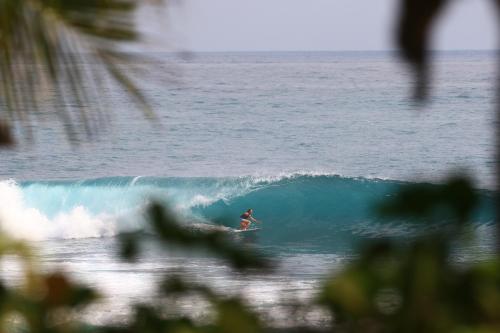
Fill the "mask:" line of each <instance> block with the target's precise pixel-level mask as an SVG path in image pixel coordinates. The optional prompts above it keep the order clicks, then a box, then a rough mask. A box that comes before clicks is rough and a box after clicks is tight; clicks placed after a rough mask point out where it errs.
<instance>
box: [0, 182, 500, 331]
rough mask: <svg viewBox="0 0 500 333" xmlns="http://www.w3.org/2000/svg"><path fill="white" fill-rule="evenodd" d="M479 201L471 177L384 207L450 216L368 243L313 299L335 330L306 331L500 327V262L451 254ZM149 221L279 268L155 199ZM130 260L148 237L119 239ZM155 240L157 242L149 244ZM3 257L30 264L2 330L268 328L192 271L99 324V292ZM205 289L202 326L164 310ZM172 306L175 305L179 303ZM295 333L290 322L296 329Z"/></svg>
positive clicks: (176, 237)
mask: <svg viewBox="0 0 500 333" xmlns="http://www.w3.org/2000/svg"><path fill="white" fill-rule="evenodd" d="M477 203H478V198H477V196H476V193H475V191H474V190H473V188H472V186H471V184H470V183H469V182H468V181H467V180H466V179H465V178H452V179H450V180H449V181H448V182H447V183H446V184H444V185H440V186H428V185H415V186H413V187H410V188H406V189H404V190H403V191H402V192H400V193H398V194H396V195H394V196H393V199H392V200H391V201H389V202H384V203H383V204H382V205H380V207H379V212H380V214H381V215H382V216H391V217H399V218H404V219H408V218H411V219H415V220H419V221H420V222H421V223H436V221H442V220H446V221H451V222H450V223H449V224H447V227H446V228H439V229H438V230H437V231H430V232H427V233H426V234H423V235H421V236H419V237H417V238H415V239H414V240H412V241H405V242H404V243H403V242H401V241H398V240H391V239H388V240H379V241H376V242H373V243H369V244H365V245H364V247H363V248H362V249H360V255H359V258H358V259H356V260H354V261H352V262H351V263H348V264H347V265H346V267H344V268H343V269H342V271H341V272H339V273H337V274H336V275H334V276H331V277H330V278H328V279H326V280H325V282H324V284H323V287H322V288H321V290H319V291H318V295H317V298H316V299H315V301H314V302H313V303H311V304H290V306H295V307H297V308H300V307H302V308H304V310H305V311H307V310H308V308H309V307H317V306H320V307H322V308H323V309H324V310H326V313H329V317H331V318H332V320H333V322H332V323H331V326H329V327H322V328H318V327H301V328H300V331H302V332H304V331H310V332H314V331H327V330H331V331H334V332H499V331H500V260H499V258H497V257H494V258H491V259H489V260H485V261H481V262H479V263H478V262H472V263H467V264H465V265H464V264H462V265H458V264H457V263H456V262H454V261H453V260H452V257H451V253H450V250H451V247H452V243H453V242H457V241H463V239H462V237H461V235H462V234H463V231H464V229H466V228H468V227H470V223H471V222H470V217H471V214H472V212H473V211H474V209H475V208H476V204H477ZM148 211H149V221H150V226H151V228H152V230H153V231H154V234H155V238H157V240H158V241H159V242H160V243H162V244H163V245H164V246H167V245H168V246H171V245H172V244H174V245H176V246H178V247H181V248H186V249H192V248H193V247H200V248H203V249H206V250H208V251H210V252H211V253H212V254H213V255H214V256H218V257H220V258H221V259H223V260H224V261H225V262H226V263H227V264H228V265H229V266H231V267H232V268H233V269H234V270H235V271H240V272H243V273H245V274H253V273H256V272H259V273H262V272H265V273H267V274H273V272H272V269H271V265H270V261H269V259H268V258H265V257H263V256H261V255H259V254H257V253H255V252H253V251H252V250H250V249H248V248H242V247H241V246H240V244H235V243H234V242H232V241H230V240H228V239H227V238H225V236H224V235H223V234H221V233H219V232H208V233H205V232H203V233H194V232H193V231H191V230H189V229H186V228H184V227H182V226H181V225H182V224H181V223H179V221H177V219H176V217H175V216H174V215H172V214H171V213H170V212H169V210H168V209H166V208H165V207H163V206H161V205H158V204H152V205H151V206H150V208H149V210H148ZM120 239H121V241H120V244H121V254H122V257H123V259H124V260H127V261H131V262H133V261H134V260H137V259H139V258H140V257H141V248H142V244H143V242H144V241H145V240H144V239H143V235H142V234H140V233H127V234H122V235H121V236H120ZM147 241H148V242H149V241H150V238H148V240H147ZM0 244H1V248H0V254H1V255H2V256H6V255H9V256H12V255H15V256H17V257H18V258H20V260H21V261H22V263H23V265H24V266H23V267H24V270H23V272H24V275H23V276H24V281H23V284H22V285H21V286H20V287H11V285H12V284H7V283H5V281H3V282H2V284H1V287H0V323H1V327H2V331H4V332H268V331H270V330H271V329H272V328H270V327H268V326H267V325H266V323H265V322H263V321H262V320H261V319H260V318H259V316H258V315H257V314H256V313H255V312H253V311H252V310H251V309H249V308H248V307H247V306H246V305H245V304H247V300H245V299H243V298H241V297H240V296H238V295H235V296H227V295H220V294H218V293H217V292H216V291H214V290H213V289H211V288H210V287H209V286H207V285H203V284H192V283H189V282H187V281H189V280H190V279H186V278H185V277H184V276H182V275H180V276H170V275H166V276H164V278H163V279H162V281H161V282H160V283H159V285H158V286H157V290H158V298H155V300H154V301H153V300H151V301H150V302H144V303H141V304H136V305H134V310H133V314H132V315H131V317H130V318H129V319H128V321H126V322H124V323H122V324H119V325H115V326H92V325H89V324H86V323H85V322H81V321H79V319H78V314H79V313H80V312H81V311H82V310H83V309H85V308H86V307H88V306H89V305H91V304H93V303H94V302H96V301H97V300H98V295H99V292H98V291H97V290H93V289H92V288H89V287H88V286H85V285H81V284H79V283H77V282H74V281H72V280H71V277H69V276H67V275H65V274H63V273H61V272H54V273H44V272H41V271H40V270H39V269H37V265H36V262H34V261H33V256H32V253H31V252H30V249H29V248H28V247H27V246H26V245H25V244H23V243H21V242H17V241H13V240H9V239H8V238H5V237H4V238H2V240H1V242H0ZM192 295H197V296H199V297H201V298H203V299H205V300H206V301H207V304H208V305H207V306H208V307H209V308H210V312H211V313H213V316H212V317H211V318H212V319H211V320H210V321H209V322H206V321H204V322H198V321H196V320H193V319H192V318H189V317H187V316H182V315H176V316H173V315H172V313H176V311H174V310H175V309H165V308H164V305H162V304H166V303H165V302H163V301H164V300H166V299H167V298H168V299H170V300H172V299H182V298H183V297H188V296H192ZM168 304H173V303H172V302H170V303H168ZM290 330H292V328H290Z"/></svg>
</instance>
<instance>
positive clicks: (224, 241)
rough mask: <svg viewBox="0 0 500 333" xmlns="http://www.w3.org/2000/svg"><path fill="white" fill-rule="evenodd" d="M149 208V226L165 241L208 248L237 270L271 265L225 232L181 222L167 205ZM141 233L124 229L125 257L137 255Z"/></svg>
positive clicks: (122, 239) (265, 268)
mask: <svg viewBox="0 0 500 333" xmlns="http://www.w3.org/2000/svg"><path fill="white" fill-rule="evenodd" d="M148 212H149V217H148V221H149V223H150V224H151V228H152V230H153V231H154V232H155V234H156V235H158V237H159V239H160V240H161V241H162V242H164V243H166V244H172V245H177V246H180V247H183V248H188V249H195V248H202V249H206V250H209V251H211V252H212V253H213V254H215V255H216V256H219V257H220V258H222V259H224V260H226V261H227V262H228V263H229V264H230V265H231V266H232V267H234V268H236V269H238V270H247V269H261V270H267V269H270V262H269V261H268V260H267V259H266V258H265V257H264V256H262V255H259V254H257V253H256V252H255V251H252V250H249V249H247V248H245V247H242V246H241V244H238V243H235V242H232V241H230V239H229V238H228V234H227V233H224V232H221V231H204V232H200V231H194V230H191V229H189V228H188V227H186V226H183V225H182V222H181V221H180V220H179V218H178V217H177V216H175V214H173V213H172V211H171V210H170V209H168V208H166V207H164V206H163V205H161V204H158V203H153V204H151V206H150V208H149V209H148ZM141 236H142V234H140V233H126V234H123V235H122V236H121V253H122V255H123V256H124V258H125V259H129V260H130V259H134V258H135V257H136V256H137V255H138V253H139V249H140V241H141Z"/></svg>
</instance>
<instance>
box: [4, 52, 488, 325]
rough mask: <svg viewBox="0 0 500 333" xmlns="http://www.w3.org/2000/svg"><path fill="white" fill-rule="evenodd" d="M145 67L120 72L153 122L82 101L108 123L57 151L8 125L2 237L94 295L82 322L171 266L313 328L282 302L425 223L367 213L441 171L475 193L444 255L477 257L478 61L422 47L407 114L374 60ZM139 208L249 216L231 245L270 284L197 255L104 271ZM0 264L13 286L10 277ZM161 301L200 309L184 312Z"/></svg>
mask: <svg viewBox="0 0 500 333" xmlns="http://www.w3.org/2000/svg"><path fill="white" fill-rule="evenodd" d="M148 57H150V58H151V59H152V60H148V61H141V62H136V63H129V64H123V65H122V69H123V70H124V71H125V72H127V73H128V74H129V75H131V76H132V77H133V78H134V79H135V80H136V81H137V82H138V84H139V85H140V86H141V87H143V89H144V92H145V95H146V96H147V97H148V99H149V100H150V101H151V105H152V107H153V109H154V111H155V113H156V115H157V119H155V120H154V121H152V122H151V121H148V120H147V119H145V117H144V116H143V114H142V113H141V112H140V111H137V108H136V106H135V105H134V104H133V102H132V101H131V100H130V98H129V97H128V96H127V94H126V93H124V92H123V91H121V90H119V89H117V88H116V87H115V86H113V85H109V86H107V87H108V88H107V89H106V90H105V91H103V94H102V95H103V98H102V100H100V101H98V102H99V103H100V104H101V106H102V107H103V109H105V111H106V112H107V114H108V115H109V120H108V122H106V123H104V124H101V125H102V126H101V127H103V128H104V130H103V131H101V132H100V133H99V134H98V135H97V136H95V137H93V139H92V140H91V141H90V142H80V143H79V144H78V145H71V144H70V143H68V140H66V138H65V136H64V129H63V126H61V124H59V123H57V122H54V120H53V119H51V118H49V117H46V115H45V114H44V113H43V112H42V115H41V116H40V119H39V120H38V122H37V123H36V125H35V126H33V128H32V129H33V132H34V135H35V140H34V141H33V142H30V141H29V140H23V139H22V132H20V131H19V128H18V127H17V131H18V133H20V135H21V141H20V144H19V145H18V146H16V148H14V149H12V150H2V151H0V156H1V159H0V223H1V225H2V229H3V230H4V231H5V232H7V233H9V234H11V235H13V236H15V237H19V238H22V239H27V240H29V241H31V242H32V244H34V246H35V247H36V248H37V249H38V251H39V260H40V262H41V263H42V267H44V269H51V268H54V267H59V268H61V269H64V270H65V271H67V272H69V273H70V274H72V275H73V276H74V277H75V278H77V279H79V280H82V281H84V282H86V283H88V284H89V285H91V286H95V287H97V288H98V289H100V290H101V291H102V294H103V295H104V298H103V301H102V302H101V303H100V304H98V305H96V306H94V307H92V308H90V309H89V310H88V311H87V312H86V313H85V316H86V319H87V320H89V321H90V322H91V323H95V324H100V323H106V322H110V321H111V322H120V321H123V320H125V318H126V316H127V314H128V312H129V304H132V303H136V302H143V301H147V300H148V299H154V297H155V289H154V282H155V281H157V280H158V279H159V277H160V276H162V274H164V273H169V272H184V273H187V274H188V276H190V277H191V278H192V279H194V280H200V281H203V282H205V283H208V284H210V285H211V286H213V287H214V288H216V289H217V290H221V291H224V292H225V293H226V292H227V293H233V294H239V293H241V294H243V295H244V296H245V297H246V298H247V299H248V301H249V303H250V305H251V306H252V308H254V309H255V310H256V311H258V312H259V313H261V314H262V315H263V316H264V317H265V318H267V320H268V321H269V322H270V323H272V324H273V325H276V326H288V325H292V326H293V325H295V326H297V325H301V324H304V323H306V324H307V323H313V324H318V325H322V324H324V323H326V322H327V321H328V318H327V317H326V316H325V315H323V314H322V313H321V311H316V312H313V313H309V314H308V315H305V316H303V317H301V318H296V317H293V316H291V315H290V313H291V312H290V311H292V310H291V309H288V308H287V303H288V302H287V301H289V300H296V299H299V300H302V301H307V300H312V299H314V297H315V292H316V290H317V287H318V286H319V285H320V284H321V281H322V279H324V278H325V277H326V276H328V274H331V273H332V272H335V271H337V270H339V269H341V268H342V267H343V265H345V263H347V262H349V261H350V260H352V259H353V258H355V257H356V255H357V251H358V250H357V249H358V247H359V245H360V244H361V243H362V242H363V241H366V240H373V239H379V238H386V237H396V238H401V239H410V238H411V237H415V236H416V235H419V234H421V233H422V232H424V231H425V230H426V228H432V226H423V225H421V224H416V223H414V222H412V221H401V220H393V221H387V220H384V219H382V218H380V217H378V216H377V215H376V213H375V207H376V205H377V203H379V202H381V201H383V200H384V199H386V198H389V197H391V195H393V193H394V192H395V191H397V190H398V189H401V188H404V187H406V186H408V185H410V184H413V183H421V182H429V183H439V182H441V181H442V180H443V179H444V178H445V177H446V176H447V175H449V174H451V173H457V172H463V173H467V174H468V175H470V176H471V177H472V178H473V179H474V181H475V185H476V188H477V190H478V193H479V195H480V198H481V205H480V207H479V209H477V210H476V212H475V214H474V217H473V232H474V233H475V235H476V236H477V240H478V241H477V242H475V243H474V244H473V245H471V244H468V245H463V246H458V247H457V249H456V250H455V252H454V253H455V254H454V256H455V259H456V260H457V261H467V260H478V258H479V260H480V258H484V257H486V256H488V254H490V253H491V252H492V251H493V239H492V235H493V234H494V232H493V216H494V213H493V208H494V205H493V199H492V189H493V188H494V184H495V181H494V178H495V174H494V171H495V170H494V162H495V160H494V150H495V145H494V140H493V138H494V132H493V131H494V129H493V124H494V119H495V117H494V99H495V96H494V92H495V89H494V88H495V86H494V85H495V82H496V72H495V69H496V60H495V53H494V52H487V51H449V52H438V53H436V54H435V59H434V62H433V69H434V77H433V84H432V94H431V98H430V101H429V102H428V103H427V104H424V105H416V104H415V103H414V102H413V101H412V100H411V99H410V98H409V97H410V96H411V88H412V84H413V82H414V78H413V76H412V75H411V73H410V72H409V71H408V69H407V68H406V67H405V66H404V64H402V63H401V61H399V59H398V58H397V57H396V55H395V54H394V53H392V52H275V53H271V52H256V53H201V54H192V55H190V56H189V57H188V58H178V57H176V56H173V55H171V54H152V55H148ZM90 65H91V66H92V64H90ZM75 108H78V105H77V106H75ZM16 125H17V124H16ZM153 199H154V200H160V201H162V202H166V203H168V205H169V206H170V207H171V208H172V209H173V210H174V211H175V212H176V213H177V214H178V216H180V217H181V218H182V221H184V223H185V224H186V225H187V226H188V227H189V228H194V229H201V230H203V229H210V228H217V229H218V230H225V231H227V232H228V233H230V232H231V229H232V228H237V227H238V223H239V219H238V217H239V215H240V214H241V213H242V212H243V211H244V210H246V209H248V208H253V209H254V214H255V217H256V218H258V219H260V220H261V221H263V225H262V226H263V228H262V230H261V231H259V232H258V233H256V234H255V235H253V236H252V237H246V236H245V237H240V238H235V241H237V242H242V243H243V244H244V246H247V245H248V246H252V247H255V248H256V249H258V250H260V251H263V252H264V253H267V254H269V255H271V256H272V257H273V258H275V259H276V271H275V273H274V274H273V275H272V276H269V275H259V274H254V275H242V274H233V273H232V272H231V271H230V270H229V268H228V267H227V266H226V265H225V264H224V263H223V262H221V261H220V260H217V259H214V258H212V257H211V256H209V255H207V254H205V253H200V252H197V251H193V252H191V251H190V252H188V253H186V252H182V251H179V250H178V249H170V250H168V251H167V253H165V252H162V251H160V250H159V249H158V248H156V247H155V246H153V245H152V246H151V248H148V249H147V251H146V255H145V256H144V257H143V258H142V259H141V261H140V262H138V263H136V264H128V263H124V262H122V261H120V260H119V259H118V257H117V253H118V249H117V237H116V236H117V235H118V234H119V233H120V232H124V231H131V230H145V229H147V227H146V224H145V222H144V218H143V213H144V207H146V206H147V204H148V202H150V201H151V200H153ZM145 231H147V230H145ZM7 267H8V268H7V269H6V270H5V268H4V270H5V272H6V274H7V275H8V276H11V278H12V279H13V280H15V279H16V276H17V275H16V274H18V269H17V268H16V266H15V265H12V266H9V265H8V264H7ZM9 267H10V268H9ZM179 307H180V308H182V309H184V310H185V311H188V312H189V313H190V314H192V315H193V316H195V317H196V316H201V317H203V316H204V311H205V310H204V308H203V306H198V303H197V302H191V303H189V302H187V303H186V304H179Z"/></svg>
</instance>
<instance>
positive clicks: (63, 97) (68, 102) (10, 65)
mask: <svg viewBox="0 0 500 333" xmlns="http://www.w3.org/2000/svg"><path fill="white" fill-rule="evenodd" d="M139 2H140V1H139V0H66V1H61V0H29V1H19V0H2V1H0V107H1V109H0V110H1V111H2V114H1V115H0V144H2V145H7V144H10V143H11V142H12V141H13V140H14V138H13V137H12V135H10V129H9V127H10V125H11V123H12V122H14V121H18V122H19V123H21V124H23V125H24V127H22V128H23V129H25V131H23V132H25V133H26V134H27V137H28V138H32V133H31V132H30V128H31V126H30V124H31V123H32V122H33V121H36V119H39V118H40V117H42V113H43V117H45V115H47V114H49V115H52V116H55V117H56V118H58V119H59V120H60V121H61V123H62V125H63V127H64V129H65V130H66V134H67V136H68V138H69V139H70V142H72V143H77V142H78V140H79V138H80V137H81V135H82V134H83V135H87V136H88V137H92V136H93V135H94V134H95V133H96V131H97V130H98V129H99V128H100V127H102V125H103V124H102V119H103V117H101V116H100V113H101V112H102V110H101V109H100V108H101V106H100V103H98V100H99V99H100V98H102V93H103V91H102V89H101V90H99V89H98V88H96V87H98V86H99V84H98V82H104V80H103V78H104V77H105V74H106V73H104V72H103V70H104V71H106V70H107V72H108V74H109V75H110V76H111V77H112V78H114V79H115V82H117V83H118V84H119V85H120V86H121V87H122V88H125V90H126V91H127V93H128V94H129V96H131V97H132V98H133V99H135V100H136V101H137V102H138V103H139V104H140V106H141V108H142V109H143V110H145V112H146V113H147V115H148V117H152V115H153V113H152V111H151V110H150V107H149V104H148V102H147V100H146V98H145V97H144V96H143V94H142V92H141V91H140V90H139V89H138V88H137V87H136V86H135V84H134V82H133V81H132V80H131V79H130V78H129V77H128V76H127V75H126V74H124V73H123V72H122V71H121V70H119V68H118V67H117V65H116V62H118V61H119V60H120V59H122V60H123V59H124V58H125V55H120V54H119V53H118V51H117V50H118V48H119V45H120V44H122V43H124V42H129V43H130V42H134V41H137V40H138V39H139V33H138V31H137V30H136V28H135V25H134V23H135V20H134V13H135V10H136V8H137V4H138V3H139ZM96 66H99V67H100V69H99V70H97V71H96V70H94V69H95V67H96ZM47 97H48V98H47ZM40 110H43V112H40Z"/></svg>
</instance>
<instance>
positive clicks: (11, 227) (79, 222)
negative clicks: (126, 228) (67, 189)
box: [0, 180, 117, 241]
mask: <svg viewBox="0 0 500 333" xmlns="http://www.w3.org/2000/svg"><path fill="white" fill-rule="evenodd" d="M116 220H117V218H116V217H113V216H108V215H106V214H99V215H96V216H93V215H92V214H90V213H89V212H88V211H87V210H86V209H85V207H82V206H77V207H75V208H73V209H72V210H70V211H69V212H61V213H59V214H57V215H56V216H55V217H54V218H49V217H48V216H47V215H45V214H44V213H42V212H40V211H39V210H38V209H36V208H32V207H28V206H27V205H26V203H25V200H24V198H23V194H22V191H21V188H20V187H19V186H18V185H17V183H16V182H15V181H13V180H7V181H0V226H1V229H2V231H3V232H6V233H7V234H9V235H10V236H12V237H15V238H20V239H25V240H35V241H38V240H44V239H50V238H88V237H104V236H112V235H115V234H116V232H117V230H116Z"/></svg>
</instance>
